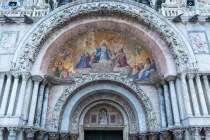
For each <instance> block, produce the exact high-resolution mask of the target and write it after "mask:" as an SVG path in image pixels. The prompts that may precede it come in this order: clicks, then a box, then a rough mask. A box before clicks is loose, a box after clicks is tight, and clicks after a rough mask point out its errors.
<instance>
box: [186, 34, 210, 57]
mask: <svg viewBox="0 0 210 140" xmlns="http://www.w3.org/2000/svg"><path fill="white" fill-rule="evenodd" d="M189 37H190V41H191V43H192V47H193V51H194V53H204V54H209V44H208V41H207V38H206V33H205V32H204V31H199V32H197V31H191V32H189Z"/></svg>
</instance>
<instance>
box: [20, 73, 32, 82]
mask: <svg viewBox="0 0 210 140" xmlns="http://www.w3.org/2000/svg"><path fill="white" fill-rule="evenodd" d="M21 76H22V80H23V81H27V80H28V78H29V77H30V74H29V73H21Z"/></svg>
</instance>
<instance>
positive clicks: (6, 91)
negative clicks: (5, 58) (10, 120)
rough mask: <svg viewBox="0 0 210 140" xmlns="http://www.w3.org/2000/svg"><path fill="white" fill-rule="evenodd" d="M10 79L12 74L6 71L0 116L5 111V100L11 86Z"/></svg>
mask: <svg viewBox="0 0 210 140" xmlns="http://www.w3.org/2000/svg"><path fill="white" fill-rule="evenodd" d="M11 79H12V75H11V74H10V73H7V82H6V87H5V90H4V95H3V98H2V103H1V109H0V116H4V115H5V113H6V107H7V101H8V98H9V91H10V86H11Z"/></svg>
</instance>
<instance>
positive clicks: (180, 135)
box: [171, 129, 184, 139]
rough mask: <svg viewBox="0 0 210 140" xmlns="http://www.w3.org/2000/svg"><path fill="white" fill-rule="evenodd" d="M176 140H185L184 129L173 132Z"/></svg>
mask: <svg viewBox="0 0 210 140" xmlns="http://www.w3.org/2000/svg"><path fill="white" fill-rule="evenodd" d="M171 131H172V133H173V135H174V138H175V139H183V135H184V129H174V130H171Z"/></svg>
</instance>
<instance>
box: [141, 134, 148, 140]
mask: <svg viewBox="0 0 210 140" xmlns="http://www.w3.org/2000/svg"><path fill="white" fill-rule="evenodd" d="M147 137H148V133H140V134H139V139H140V140H147Z"/></svg>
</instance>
